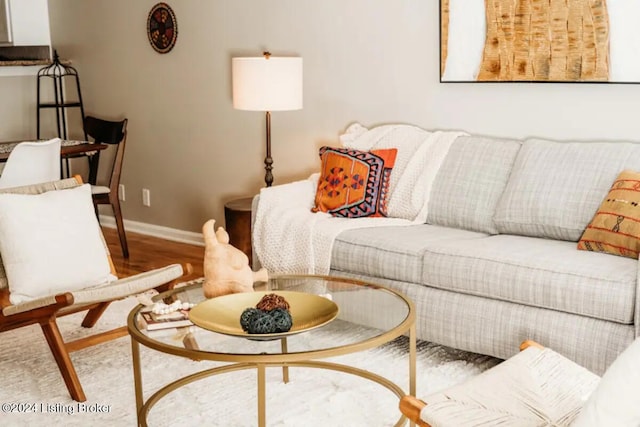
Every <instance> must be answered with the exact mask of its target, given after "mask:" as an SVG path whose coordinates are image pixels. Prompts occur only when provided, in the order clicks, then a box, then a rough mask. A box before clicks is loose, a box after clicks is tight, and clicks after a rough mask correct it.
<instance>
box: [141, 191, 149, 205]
mask: <svg viewBox="0 0 640 427" xmlns="http://www.w3.org/2000/svg"><path fill="white" fill-rule="evenodd" d="M142 204H143V205H144V206H151V192H150V191H149V189H148V188H143V189H142Z"/></svg>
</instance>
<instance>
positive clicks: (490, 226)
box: [427, 136, 521, 234]
mask: <svg viewBox="0 0 640 427" xmlns="http://www.w3.org/2000/svg"><path fill="white" fill-rule="evenodd" d="M520 145H521V143H520V142H519V141H515V140H507V139H504V140H502V139H497V138H483V137H479V136H461V137H459V138H458V139H457V140H456V141H455V142H454V143H453V144H452V145H451V148H450V149H449V153H448V154H447V157H446V158H445V160H444V163H443V164H442V167H441V168H440V171H439V172H438V175H437V176H436V179H435V182H434V184H433V187H432V189H431V199H430V200H429V216H428V218H427V222H428V223H429V224H436V225H443V226H445V227H454V228H462V229H465V230H471V231H479V232H482V233H489V234H498V229H497V228H496V226H495V224H494V223H493V215H494V213H495V210H496V205H497V204H498V200H499V199H500V196H501V195H502V193H503V191H504V187H505V186H506V185H507V180H508V179H509V174H510V173H511V167H512V166H513V162H514V160H515V158H516V155H517V154H518V150H519V149H520Z"/></svg>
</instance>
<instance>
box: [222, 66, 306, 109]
mask: <svg viewBox="0 0 640 427" xmlns="http://www.w3.org/2000/svg"><path fill="white" fill-rule="evenodd" d="M231 61H232V62H231V68H232V78H233V107H234V108H235V109H238V110H250V111H287V110H300V109H301V108H302V58H297V57H294V58H282V57H272V56H261V57H256V58H233V59H232V60H231Z"/></svg>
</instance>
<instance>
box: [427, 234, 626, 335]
mask: <svg viewBox="0 0 640 427" xmlns="http://www.w3.org/2000/svg"><path fill="white" fill-rule="evenodd" d="M637 265H638V261H637V260H633V259H630V258H623V257H612V256H607V255H604V254H599V253H595V252H587V251H578V250H576V245H575V243H572V242H565V241H559V240H549V239H536V238H530V237H522V236H509V235H498V236H490V237H486V238H482V239H467V240H463V241H460V240H458V241H452V240H449V241H440V242H429V244H428V245H427V247H426V250H425V252H424V269H423V273H422V283H423V284H425V285H428V286H433V287H436V288H440V289H445V290H449V291H453V292H461V293H466V294H470V295H477V296H482V297H487V298H493V299H500V300H504V301H510V302H513V303H519V304H524V305H529V306H534V307H541V308H547V309H553V310H559V311H563V312H567V313H575V314H579V315H583V316H591V317H594V318H597V319H603V320H609V321H614V322H618V323H623V324H631V323H633V310H634V302H635V292H636V273H637V268H638V267H637Z"/></svg>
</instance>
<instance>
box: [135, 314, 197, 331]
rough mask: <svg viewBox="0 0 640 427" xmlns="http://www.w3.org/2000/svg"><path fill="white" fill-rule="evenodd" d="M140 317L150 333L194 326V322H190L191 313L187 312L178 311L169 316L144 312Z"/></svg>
mask: <svg viewBox="0 0 640 427" xmlns="http://www.w3.org/2000/svg"><path fill="white" fill-rule="evenodd" d="M140 316H141V318H142V320H143V322H144V324H145V328H146V329H147V330H148V331H155V330H158V329H167V328H181V327H183V326H191V325H193V322H191V320H189V312H188V311H187V310H178V311H174V312H171V313H168V314H157V313H154V312H152V311H143V312H141V313H140Z"/></svg>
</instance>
